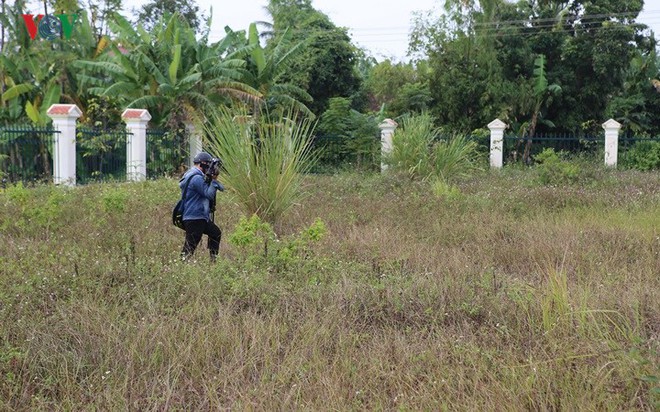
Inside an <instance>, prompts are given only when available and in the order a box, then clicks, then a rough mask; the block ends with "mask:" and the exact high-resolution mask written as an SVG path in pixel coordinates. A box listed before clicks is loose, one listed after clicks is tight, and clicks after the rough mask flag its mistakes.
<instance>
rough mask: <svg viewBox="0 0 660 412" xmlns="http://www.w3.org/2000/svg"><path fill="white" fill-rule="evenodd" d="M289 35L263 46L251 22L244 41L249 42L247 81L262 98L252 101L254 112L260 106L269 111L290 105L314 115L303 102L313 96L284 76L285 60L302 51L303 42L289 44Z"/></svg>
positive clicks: (289, 106)
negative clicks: (255, 101)
mask: <svg viewBox="0 0 660 412" xmlns="http://www.w3.org/2000/svg"><path fill="white" fill-rule="evenodd" d="M289 38H290V35H289V33H288V31H287V32H285V33H284V35H283V36H282V37H281V38H280V40H279V41H278V42H277V44H275V45H274V47H272V48H267V49H265V48H263V47H262V46H261V44H260V41H259V32H258V31H257V26H256V24H255V23H252V24H250V27H249V34H248V38H247V44H248V45H249V51H250V53H249V55H247V56H245V57H246V59H247V60H248V71H249V73H248V76H247V77H246V81H247V83H248V84H249V85H250V86H252V87H253V88H255V89H257V90H259V92H260V93H261V94H262V95H263V97H264V101H263V104H262V105H260V106H257V105H255V107H254V112H255V114H257V115H258V113H259V112H260V111H261V110H262V109H266V110H268V111H273V110H277V109H278V108H283V107H284V108H291V107H293V108H294V109H296V110H298V111H300V112H302V113H304V114H305V115H308V116H313V114H312V112H311V111H310V110H309V108H308V107H307V106H306V105H305V102H307V103H309V102H311V101H312V97H311V96H310V95H309V93H307V91H305V90H303V89H302V88H300V87H299V86H296V85H295V84H293V83H290V82H288V81H287V80H286V78H285V75H286V69H287V67H288V64H287V63H288V62H289V61H290V60H291V59H294V58H295V57H296V56H298V55H299V54H300V53H301V52H302V51H304V47H305V43H304V42H299V43H296V44H293V45H291V42H290V40H289Z"/></svg>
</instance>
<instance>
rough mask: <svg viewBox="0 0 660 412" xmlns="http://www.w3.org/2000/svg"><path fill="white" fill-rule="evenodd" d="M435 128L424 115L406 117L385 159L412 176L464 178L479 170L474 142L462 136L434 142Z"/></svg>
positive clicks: (437, 132) (395, 168)
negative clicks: (390, 151)
mask: <svg viewBox="0 0 660 412" xmlns="http://www.w3.org/2000/svg"><path fill="white" fill-rule="evenodd" d="M438 134H439V129H437V128H435V126H433V118H432V117H431V116H430V115H429V114H427V113H422V114H420V115H414V116H410V117H406V118H404V120H403V124H402V127H401V129H400V130H397V131H396V133H394V137H393V139H392V143H393V146H394V147H393V148H392V153H391V154H390V155H389V156H387V157H386V158H385V162H386V163H387V164H388V165H390V166H392V168H393V169H394V170H397V171H401V172H404V173H406V174H407V175H408V176H409V177H410V178H412V179H416V178H419V179H422V180H425V179H428V178H430V177H431V176H435V177H437V178H439V179H443V180H446V181H449V180H452V179H455V178H459V177H466V176H469V175H470V174H472V172H474V171H476V170H478V169H479V167H478V166H477V158H478V150H477V143H476V142H474V141H472V140H469V139H468V138H467V137H465V136H460V135H456V136H452V137H448V138H446V139H445V140H441V141H438V142H437V143H434V142H436V140H437V139H438Z"/></svg>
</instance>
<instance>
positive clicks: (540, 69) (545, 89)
mask: <svg viewBox="0 0 660 412" xmlns="http://www.w3.org/2000/svg"><path fill="white" fill-rule="evenodd" d="M532 80H533V83H534V87H533V89H532V92H533V94H532V99H531V109H532V112H531V119H530V121H529V123H528V124H527V125H526V135H527V143H526V144H525V151H524V153H523V161H524V162H525V163H529V162H530V152H531V149H532V139H533V138H534V134H535V133H536V127H537V125H538V123H539V121H540V120H542V121H543V122H544V123H545V124H547V125H549V126H550V127H554V124H552V122H551V121H549V120H546V119H542V117H543V113H542V109H543V108H544V107H546V106H548V105H549V104H550V103H551V102H552V96H554V95H556V94H558V93H560V92H561V86H559V85H558V84H556V83H553V84H548V79H547V77H546V74H545V56H544V55H542V54H541V55H539V56H538V57H536V59H534V75H533V77H532Z"/></svg>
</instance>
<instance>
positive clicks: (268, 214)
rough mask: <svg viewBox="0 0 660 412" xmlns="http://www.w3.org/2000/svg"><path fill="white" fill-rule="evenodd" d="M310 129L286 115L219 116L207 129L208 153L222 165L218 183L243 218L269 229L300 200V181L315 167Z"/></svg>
mask: <svg viewBox="0 0 660 412" xmlns="http://www.w3.org/2000/svg"><path fill="white" fill-rule="evenodd" d="M313 129H314V125H313V123H312V122H311V120H309V119H305V118H301V117H300V115H299V114H297V113H296V112H294V111H293V110H290V111H289V112H288V113H281V114H279V115H270V114H268V113H266V114H261V115H260V116H258V117H253V116H250V115H248V113H246V112H240V111H239V112H232V111H229V110H222V111H220V112H219V113H218V114H217V115H215V116H214V117H213V118H211V119H210V121H209V122H208V123H207V125H206V133H207V143H208V144H209V150H210V152H211V153H212V154H213V155H214V156H217V157H219V158H221V159H222V162H223V173H222V174H221V176H220V177H221V179H222V182H223V183H225V184H226V185H227V187H228V189H229V190H231V191H233V192H234V193H235V194H236V196H237V198H238V200H239V203H240V204H241V205H242V206H243V207H244V208H245V211H246V214H247V215H253V214H256V215H257V216H259V218H261V220H264V221H266V222H269V223H271V224H274V223H276V222H277V220H278V219H279V218H280V217H281V216H282V215H283V214H284V213H285V212H286V211H287V210H288V209H289V208H291V207H292V206H293V205H294V204H295V203H296V202H297V201H298V200H299V199H300V198H301V196H302V195H303V191H302V189H301V183H302V178H303V175H304V174H305V173H306V172H308V171H309V170H310V168H311V167H312V166H313V165H314V163H315V161H316V157H315V155H314V154H313V153H312V151H311V149H310V144H311V136H312V133H313Z"/></svg>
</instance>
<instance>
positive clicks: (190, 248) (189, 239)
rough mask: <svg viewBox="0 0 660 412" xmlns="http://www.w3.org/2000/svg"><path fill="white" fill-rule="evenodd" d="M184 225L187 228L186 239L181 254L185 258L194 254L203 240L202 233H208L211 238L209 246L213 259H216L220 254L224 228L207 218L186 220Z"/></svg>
mask: <svg viewBox="0 0 660 412" xmlns="http://www.w3.org/2000/svg"><path fill="white" fill-rule="evenodd" d="M183 227H184V228H185V230H186V241H185V243H184V244H183V250H181V256H182V257H183V258H184V259H186V258H189V257H190V256H192V255H193V253H195V249H197V245H198V244H199V242H200V240H202V235H207V236H208V238H209V241H208V247H209V253H210V254H211V260H215V258H216V256H218V250H220V238H221V237H222V230H220V228H219V227H218V226H217V225H216V224H215V223H213V222H212V221H210V220H209V221H206V220H205V219H199V220H184V221H183Z"/></svg>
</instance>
